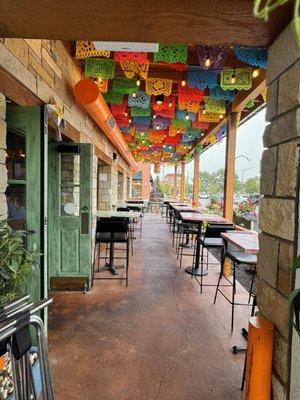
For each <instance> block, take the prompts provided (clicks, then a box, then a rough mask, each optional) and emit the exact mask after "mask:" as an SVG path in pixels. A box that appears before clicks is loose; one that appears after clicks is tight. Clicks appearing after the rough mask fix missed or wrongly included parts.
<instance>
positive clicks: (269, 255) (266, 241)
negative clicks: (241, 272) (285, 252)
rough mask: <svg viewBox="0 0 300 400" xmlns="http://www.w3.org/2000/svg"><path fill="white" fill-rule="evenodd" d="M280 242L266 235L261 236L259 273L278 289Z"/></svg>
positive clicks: (258, 260) (258, 262)
mask: <svg viewBox="0 0 300 400" xmlns="http://www.w3.org/2000/svg"><path fill="white" fill-rule="evenodd" d="M278 253H279V240H278V239H274V238H272V237H270V236H266V235H264V234H260V235H259V253H258V258H257V273H258V275H259V276H260V277H261V278H262V279H263V280H264V281H266V282H267V283H268V284H269V285H270V286H272V287H273V288H276V282H277V263H278Z"/></svg>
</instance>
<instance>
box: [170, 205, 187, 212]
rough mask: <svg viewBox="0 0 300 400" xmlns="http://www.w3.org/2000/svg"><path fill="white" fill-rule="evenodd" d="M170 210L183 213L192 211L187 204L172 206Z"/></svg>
mask: <svg viewBox="0 0 300 400" xmlns="http://www.w3.org/2000/svg"><path fill="white" fill-rule="evenodd" d="M172 208H173V210H175V211H185V210H191V209H192V207H191V206H190V205H189V204H174V205H172Z"/></svg>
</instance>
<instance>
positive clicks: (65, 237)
mask: <svg viewBox="0 0 300 400" xmlns="http://www.w3.org/2000/svg"><path fill="white" fill-rule="evenodd" d="M91 172H92V171H91V145H90V144H76V145H74V144H55V143H50V145H49V210H48V213H49V269H50V277H57V278H58V277H69V278H70V277H84V278H87V279H86V282H88V281H89V279H90V274H91V238H92V232H91Z"/></svg>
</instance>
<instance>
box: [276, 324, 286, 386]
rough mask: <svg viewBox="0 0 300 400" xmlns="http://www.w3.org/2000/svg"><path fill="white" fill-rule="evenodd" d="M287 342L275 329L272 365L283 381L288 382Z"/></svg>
mask: <svg viewBox="0 0 300 400" xmlns="http://www.w3.org/2000/svg"><path fill="white" fill-rule="evenodd" d="M288 352H289V348H288V342H287V340H285V339H284V338H283V337H282V336H281V335H280V334H279V333H278V332H277V331H276V330H275V334H274V347H273V367H274V369H275V371H276V372H277V374H278V375H279V376H280V378H281V380H282V381H283V382H284V383H287V382H288V357H289V356H288Z"/></svg>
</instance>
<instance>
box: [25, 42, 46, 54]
mask: <svg viewBox="0 0 300 400" xmlns="http://www.w3.org/2000/svg"><path fill="white" fill-rule="evenodd" d="M25 42H26V43H27V44H28V46H29V47H30V49H31V50H32V51H34V53H35V54H36V55H37V56H38V57H39V58H41V57H42V40H41V39H25Z"/></svg>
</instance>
